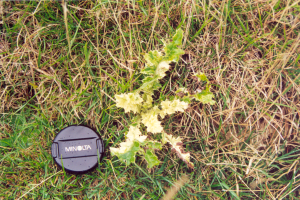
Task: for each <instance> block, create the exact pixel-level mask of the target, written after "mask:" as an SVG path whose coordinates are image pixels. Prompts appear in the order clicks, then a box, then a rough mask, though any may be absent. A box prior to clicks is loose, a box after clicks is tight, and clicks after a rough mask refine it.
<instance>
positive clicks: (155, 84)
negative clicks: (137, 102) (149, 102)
mask: <svg viewBox="0 0 300 200" xmlns="http://www.w3.org/2000/svg"><path fill="white" fill-rule="evenodd" d="M160 87H161V85H160V83H159V81H158V79H157V78H153V77H151V76H148V77H146V78H144V79H143V85H142V86H141V87H140V89H141V90H143V91H144V92H145V93H147V94H150V95H153V91H154V90H158V89H159V88H160Z"/></svg>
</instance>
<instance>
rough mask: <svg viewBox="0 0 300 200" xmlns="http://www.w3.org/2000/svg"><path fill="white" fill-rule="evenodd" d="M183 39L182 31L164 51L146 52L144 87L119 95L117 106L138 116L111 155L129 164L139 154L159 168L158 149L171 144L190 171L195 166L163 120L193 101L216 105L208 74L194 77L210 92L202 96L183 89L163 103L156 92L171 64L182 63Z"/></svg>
mask: <svg viewBox="0 0 300 200" xmlns="http://www.w3.org/2000/svg"><path fill="white" fill-rule="evenodd" d="M182 38H183V31H182V30H181V29H178V30H177V31H176V34H175V35H174V36H173V38H172V39H173V40H172V41H163V43H164V48H163V51H162V52H160V51H157V50H154V51H150V52H149V53H146V54H145V55H144V58H145V60H146V64H145V67H144V68H143V69H142V70H141V73H142V74H144V75H145V78H144V79H143V80H142V84H141V86H140V87H139V88H138V89H136V90H134V91H132V92H130V93H123V94H119V95H115V99H116V106H117V107H120V108H124V110H125V113H129V112H133V113H134V114H135V117H134V118H133V119H132V121H131V124H130V126H129V131H128V132H127V134H126V140H125V141H124V142H121V143H120V145H119V147H118V148H113V147H111V148H110V151H111V154H112V155H116V156H117V157H118V158H119V159H120V160H121V161H123V162H125V163H126V164H127V165H129V164H130V163H133V162H135V157H136V155H137V154H139V155H141V156H144V158H145V160H146V161H147V163H148V167H149V168H152V167H153V166H155V165H158V164H159V163H160V161H159V160H158V158H157V156H156V155H155V150H156V149H160V150H161V149H162V146H163V145H164V144H166V143H168V144H169V145H170V146H171V148H172V150H173V151H175V152H176V154H177V156H178V157H179V158H180V159H181V160H183V161H184V162H185V163H186V164H187V165H188V167H189V168H193V167H194V164H193V163H192V162H191V161H190V153H189V152H184V150H183V142H182V139H181V138H180V137H177V138H176V137H174V136H173V135H171V134H169V133H166V132H165V131H164V129H163V127H162V124H161V121H159V117H160V118H161V119H164V118H165V116H167V115H171V114H174V113H176V112H184V111H185V110H186V109H187V108H188V106H189V104H190V103H191V101H192V100H197V101H200V102H202V103H204V104H211V105H213V104H214V103H215V101H214V100H213V97H214V95H213V93H212V92H210V84H209V80H208V79H207V77H206V75H205V74H204V73H200V72H198V73H195V74H194V76H196V77H197V79H198V80H199V81H203V82H205V83H206V89H204V90H203V91H201V92H199V93H195V94H191V93H190V92H189V91H188V90H187V89H186V88H179V89H178V90H177V91H176V94H177V96H176V97H174V98H172V100H164V101H161V102H159V101H158V100H154V99H153V95H154V91H159V89H160V88H161V84H160V79H162V78H163V77H165V76H166V72H167V71H168V70H169V68H170V63H171V62H175V63H176V62H178V61H179V58H180V56H181V55H182V54H184V51H183V50H182V49H180V48H179V47H178V46H180V45H181V44H182ZM179 94H181V95H179ZM148 133H152V134H154V138H159V139H158V140H154V139H153V140H151V139H148Z"/></svg>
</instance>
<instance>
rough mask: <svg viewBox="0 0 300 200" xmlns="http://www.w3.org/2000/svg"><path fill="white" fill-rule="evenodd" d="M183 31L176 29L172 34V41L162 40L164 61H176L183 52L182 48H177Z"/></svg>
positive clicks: (180, 42)
mask: <svg viewBox="0 0 300 200" xmlns="http://www.w3.org/2000/svg"><path fill="white" fill-rule="evenodd" d="M182 38H183V31H182V30H181V29H178V30H177V31H176V34H175V35H174V36H173V41H172V42H171V43H166V42H164V45H165V47H164V52H165V56H164V59H163V60H165V61H173V62H178V60H179V57H180V55H182V54H184V51H183V50H182V49H179V48H178V47H177V46H179V45H181V44H182Z"/></svg>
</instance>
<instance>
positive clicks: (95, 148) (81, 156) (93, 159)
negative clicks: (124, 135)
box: [51, 125, 104, 174]
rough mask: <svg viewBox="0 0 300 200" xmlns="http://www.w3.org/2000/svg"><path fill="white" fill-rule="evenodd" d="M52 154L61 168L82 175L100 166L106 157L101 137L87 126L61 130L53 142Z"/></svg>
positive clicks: (75, 126) (74, 126) (69, 127)
mask: <svg viewBox="0 0 300 200" xmlns="http://www.w3.org/2000/svg"><path fill="white" fill-rule="evenodd" d="M51 154H52V157H53V159H54V161H55V162H56V164H57V165H58V166H59V167H64V169H65V170H66V171H67V172H69V173H73V174H82V173H85V172H88V171H90V170H92V169H94V168H95V167H97V166H98V160H101V158H102V157H103V155H104V145H103V141H102V139H101V138H100V135H99V134H98V133H97V132H95V131H94V130H92V129H91V128H89V127H87V126H82V125H78V126H77V125H73V126H68V127H66V128H64V129H63V130H61V131H60V132H59V133H58V134H57V135H56V137H55V138H54V140H53V143H52V146H51Z"/></svg>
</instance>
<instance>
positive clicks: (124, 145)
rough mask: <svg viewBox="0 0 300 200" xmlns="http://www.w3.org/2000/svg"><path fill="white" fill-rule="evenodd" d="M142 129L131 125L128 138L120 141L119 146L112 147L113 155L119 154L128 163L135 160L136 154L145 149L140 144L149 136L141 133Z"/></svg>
mask: <svg viewBox="0 0 300 200" xmlns="http://www.w3.org/2000/svg"><path fill="white" fill-rule="evenodd" d="M141 134H142V133H141V131H140V130H139V128H138V127H135V126H130V128H129V131H128V133H127V135H126V136H127V139H126V141H125V142H121V143H120V147H119V148H113V147H111V148H110V152H111V154H112V155H116V156H118V158H119V159H120V160H122V161H123V162H126V164H127V165H129V164H130V163H133V162H135V155H136V153H137V152H139V151H143V149H142V148H140V144H143V143H145V141H146V138H147V136H145V135H141Z"/></svg>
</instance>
